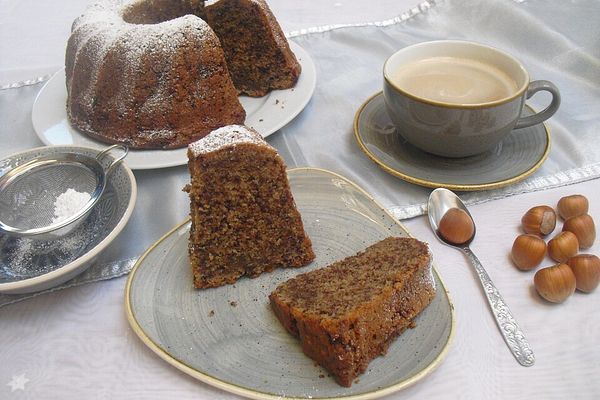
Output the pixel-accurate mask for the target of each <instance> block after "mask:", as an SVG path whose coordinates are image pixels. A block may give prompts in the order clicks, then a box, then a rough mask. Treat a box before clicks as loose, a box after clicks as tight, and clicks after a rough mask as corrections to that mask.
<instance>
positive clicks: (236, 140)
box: [189, 125, 271, 155]
mask: <svg viewBox="0 0 600 400" xmlns="http://www.w3.org/2000/svg"><path fill="white" fill-rule="evenodd" d="M242 143H251V144H256V145H260V146H265V147H271V146H269V144H267V142H265V140H264V139H263V138H262V136H260V134H258V132H256V131H255V130H253V129H250V128H248V127H245V126H243V125H227V126H224V127H222V128H219V129H216V130H214V131H212V132H211V133H210V134H208V135H207V136H205V137H203V138H202V139H200V140H198V141H196V142H194V143H192V144H190V145H189V149H190V151H191V152H192V154H194V155H198V154H205V153H210V152H212V151H215V150H218V149H221V148H223V147H226V146H235V145H237V144H242Z"/></svg>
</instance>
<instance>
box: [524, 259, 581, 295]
mask: <svg viewBox="0 0 600 400" xmlns="http://www.w3.org/2000/svg"><path fill="white" fill-rule="evenodd" d="M533 283H534V285H535V289H536V290H537V292H538V293H539V295H540V296H542V297H543V298H544V299H546V300H548V301H551V302H552V303H562V302H563V301H565V300H566V299H567V298H568V297H569V296H571V295H572V294H573V292H575V275H574V274H573V271H571V268H570V267H569V266H568V265H566V264H557V265H554V266H552V267H546V268H542V269H540V270H539V271H538V272H536V273H535V276H534V277H533Z"/></svg>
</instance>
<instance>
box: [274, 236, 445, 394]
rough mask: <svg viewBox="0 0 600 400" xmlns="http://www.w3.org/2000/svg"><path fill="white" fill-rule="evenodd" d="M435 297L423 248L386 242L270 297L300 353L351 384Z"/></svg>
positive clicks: (297, 280)
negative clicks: (294, 339) (297, 341)
mask: <svg viewBox="0 0 600 400" xmlns="http://www.w3.org/2000/svg"><path fill="white" fill-rule="evenodd" d="M434 297H435V285H434V283H433V277H432V272H431V256H430V253H429V250H428V248H427V245H426V244H424V243H422V242H420V241H418V240H416V239H412V238H393V237H390V238H387V239H384V240H382V241H380V242H378V243H376V244H374V245H372V246H370V247H368V248H367V249H366V250H364V251H363V252H360V253H358V254H357V255H355V256H351V257H348V258H346V259H344V260H341V261H338V262H335V263H333V264H332V265H330V266H328V267H326V268H322V269H319V270H314V271H311V272H308V273H305V274H301V275H298V276H297V277H295V278H292V279H290V280H289V281H287V282H284V283H283V284H281V285H280V286H279V287H277V288H276V289H275V291H274V292H273V293H271V295H270V296H269V298H270V301H271V306H272V308H273V311H274V313H275V315H276V316H277V318H278V319H279V320H280V321H281V323H282V324H283V326H284V327H285V328H286V330H287V331H288V332H289V333H291V334H292V335H294V336H296V337H297V338H298V339H299V340H300V342H301V344H302V350H303V351H304V353H305V354H306V355H307V356H309V357H310V358H312V359H313V360H315V361H316V362H317V363H319V364H320V365H321V366H323V367H324V368H325V369H327V370H328V371H329V372H330V373H331V374H332V375H333V376H334V377H335V379H336V380H337V382H338V383H339V384H340V385H342V386H350V385H351V384H352V381H353V380H354V379H355V378H356V377H357V376H358V375H360V374H361V373H363V372H364V371H365V370H366V368H367V366H368V364H369V362H370V361H371V360H372V359H374V358H375V357H377V356H379V355H382V354H385V353H386V351H387V349H388V347H389V345H390V343H391V342H392V341H393V340H394V339H395V338H396V337H397V336H398V335H400V334H401V333H402V332H403V331H404V330H405V329H406V328H407V327H410V326H411V324H412V323H413V320H414V318H415V317H416V316H417V315H418V314H419V313H420V312H421V311H422V310H423V309H424V308H425V307H426V306H427V305H428V304H429V303H430V302H431V300H432V299H433V298H434Z"/></svg>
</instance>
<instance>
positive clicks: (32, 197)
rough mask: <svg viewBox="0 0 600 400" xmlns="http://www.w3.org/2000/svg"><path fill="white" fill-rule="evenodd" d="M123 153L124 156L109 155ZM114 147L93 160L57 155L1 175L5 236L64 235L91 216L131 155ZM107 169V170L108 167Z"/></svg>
mask: <svg viewBox="0 0 600 400" xmlns="http://www.w3.org/2000/svg"><path fill="white" fill-rule="evenodd" d="M115 149H120V150H121V152H122V154H121V155H120V156H119V157H116V158H115V157H109V153H110V152H111V151H112V150H115ZM127 152H128V149H127V147H126V146H124V145H120V144H116V145H113V146H110V147H108V148H106V149H104V150H103V151H101V152H99V153H98V155H97V156H96V157H95V158H93V157H89V156H86V155H83V154H77V153H70V152H66V153H56V154H54V155H52V156H46V157H39V158H36V159H33V160H30V161H28V162H26V163H24V164H22V165H18V166H15V167H14V168H12V169H11V170H9V171H8V172H6V173H5V174H4V175H1V176H0V234H1V233H7V234H15V235H19V236H35V237H36V238H37V239H48V238H50V237H58V236H64V235H65V234H67V233H68V232H70V231H72V230H73V229H74V228H75V227H77V226H78V225H79V224H80V223H81V222H83V221H84V219H85V218H84V217H86V216H87V215H89V213H90V212H91V211H92V209H93V207H94V205H95V204H96V202H97V201H98V200H99V198H100V196H101V195H102V192H103V191H104V188H105V187H106V177H107V175H108V174H109V173H110V171H111V170H112V169H113V168H114V167H115V165H116V164H117V163H119V162H120V161H121V160H122V159H123V158H125V156H126V155H127ZM105 165H106V166H105Z"/></svg>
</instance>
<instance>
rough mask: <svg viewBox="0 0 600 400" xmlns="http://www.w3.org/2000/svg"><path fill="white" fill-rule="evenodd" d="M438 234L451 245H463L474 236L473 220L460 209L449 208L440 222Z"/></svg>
mask: <svg viewBox="0 0 600 400" xmlns="http://www.w3.org/2000/svg"><path fill="white" fill-rule="evenodd" d="M438 232H439V234H440V235H441V236H442V237H443V238H444V239H445V240H446V241H448V242H450V243H452V244H457V245H459V244H463V243H466V242H468V241H469V240H471V238H472V237H473V235H474V234H475V225H474V224H473V220H472V219H471V217H470V216H469V214H467V213H466V212H465V211H463V210H461V209H460V208H456V207H454V208H451V209H449V210H448V211H446V213H445V214H444V216H443V217H442V219H441V220H440V225H439V227H438Z"/></svg>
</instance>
